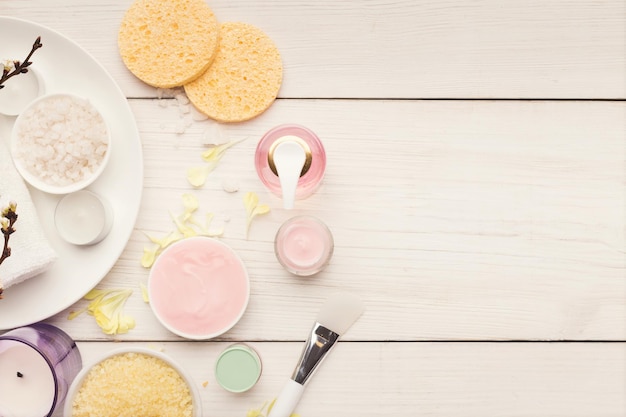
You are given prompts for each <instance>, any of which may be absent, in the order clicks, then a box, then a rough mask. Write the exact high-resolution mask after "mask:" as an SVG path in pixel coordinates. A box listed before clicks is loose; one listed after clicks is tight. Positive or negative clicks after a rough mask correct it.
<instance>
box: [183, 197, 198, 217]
mask: <svg viewBox="0 0 626 417" xmlns="http://www.w3.org/2000/svg"><path fill="white" fill-rule="evenodd" d="M199 205H200V203H198V198H197V197H196V196H195V195H193V194H190V193H185V194H183V207H184V208H185V212H186V213H193V212H194V211H196V210H198V206H199Z"/></svg>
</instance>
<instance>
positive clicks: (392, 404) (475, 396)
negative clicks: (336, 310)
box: [59, 342, 626, 417]
mask: <svg viewBox="0 0 626 417" xmlns="http://www.w3.org/2000/svg"><path fill="white" fill-rule="evenodd" d="M134 345H137V346H141V347H151V348H157V349H162V350H163V353H165V354H167V355H169V356H170V357H171V358H172V359H173V360H175V361H176V362H178V363H179V364H180V365H181V366H182V367H183V368H184V369H185V370H186V371H188V372H189V373H190V375H191V376H192V379H193V380H194V381H196V383H197V385H198V388H199V390H200V394H201V397H202V400H203V410H204V415H216V416H245V415H246V412H247V411H248V410H250V409H253V408H258V407H260V406H261V405H262V404H263V403H264V402H265V401H268V400H271V399H272V398H274V397H276V396H277V395H278V393H279V392H280V389H281V388H282V385H283V384H284V383H285V382H286V380H287V378H288V377H289V376H290V375H291V372H292V370H293V368H294V366H295V364H296V361H297V358H298V356H299V354H300V350H301V348H302V344H301V343H269V342H268V343H250V345H251V346H252V347H253V348H254V349H255V350H257V352H258V353H259V355H260V357H261V360H262V362H263V374H262V376H261V379H260V380H259V382H258V384H257V385H256V386H255V387H254V388H253V389H252V390H250V391H248V392H247V393H245V394H239V395H234V394H230V393H227V392H226V391H224V390H223V389H222V388H221V387H219V385H218V384H217V383H216V381H215V378H214V375H213V366H214V365H215V360H216V358H217V356H218V354H219V352H221V351H222V350H223V349H224V348H225V347H226V346H227V345H228V344H227V343H211V342H207V343H162V344H146V343H137V344H130V343H129V344H125V346H126V347H127V346H134ZM78 346H79V349H80V350H81V353H82V354H83V358H84V362H85V363H86V364H88V363H91V362H92V361H94V360H96V358H98V357H100V356H101V355H102V354H104V353H105V352H109V351H111V350H113V349H115V348H116V347H117V346H116V345H113V344H111V343H93V342H87V343H80V342H79V344H78ZM625 349H626V344H624V343H386V342H381V343H342V342H339V345H338V346H337V347H336V348H335V350H334V351H333V352H332V353H331V354H330V355H329V356H328V357H327V359H326V361H325V362H324V363H323V364H322V366H321V367H320V368H319V370H318V371H317V373H316V374H315V376H314V377H313V378H312V379H311V380H310V383H309V384H308V385H307V390H306V391H305V393H304V396H303V398H302V400H301V402H300V404H299V405H298V407H297V409H296V411H297V412H298V413H299V414H300V415H301V416H303V417H306V416H315V415H320V414H321V413H322V410H323V413H324V414H326V415H328V416H333V417H334V416H343V417H352V416H354V417H357V416H358V417H369V416H371V417H374V416H382V415H414V414H417V415H420V416H432V417H522V416H523V417H544V416H547V415H549V416H551V417H587V416H591V415H593V416H596V417H621V416H623V415H624V414H626V400H625V398H626V397H625V396H624V392H626V382H625V381H626V380H625V379H624V368H625V367H626V355H624V351H625ZM205 381H206V382H207V383H208V385H207V386H206V387H202V383H203V382H205ZM59 415H60V414H59Z"/></svg>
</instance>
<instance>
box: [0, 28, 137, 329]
mask: <svg viewBox="0 0 626 417" xmlns="http://www.w3.org/2000/svg"><path fill="white" fill-rule="evenodd" d="M37 36H41V42H42V43H43V47H42V48H41V49H39V50H37V51H36V52H35V54H34V55H33V57H32V62H33V64H32V66H33V68H37V72H38V75H39V76H40V77H41V78H42V79H43V82H44V83H45V88H46V93H71V94H76V95H79V96H82V97H85V98H89V100H90V101H91V102H92V103H93V104H94V105H96V106H97V107H98V109H99V110H100V111H101V112H102V115H103V117H104V118H105V119H106V121H107V123H108V125H109V126H110V129H111V141H112V146H111V149H112V154H111V159H110V161H109V164H108V166H107V168H106V170H105V171H104V172H103V173H102V175H101V176H100V177H99V178H98V180H97V181H96V182H94V183H93V184H92V185H90V186H89V187H88V189H90V190H92V191H94V192H95V193H98V194H100V195H101V196H103V197H105V198H106V199H107V200H108V201H109V202H110V204H111V208H112V210H113V213H114V220H113V226H112V228H111V232H110V233H109V235H108V236H107V237H106V238H105V239H104V240H103V241H101V242H100V243H98V244H97V245H94V246H86V247H81V246H74V245H71V244H69V243H66V242H65V241H63V240H62V239H61V237H60V236H59V234H58V233H57V231H56V229H55V227H54V208H55V206H56V204H57V202H58V201H59V199H60V196H55V195H50V194H44V193H42V192H40V191H37V190H34V189H32V188H30V190H31V196H32V198H33V201H34V204H35V206H36V208H37V212H38V214H39V219H40V221H41V223H42V225H43V228H44V232H45V233H46V236H47V237H48V239H49V241H50V244H51V245H52V247H53V248H54V249H55V250H56V251H57V253H58V255H59V259H58V260H57V261H56V262H55V264H54V265H53V266H52V267H51V268H50V269H48V270H46V271H45V272H44V273H43V274H41V275H38V276H36V277H33V278H31V279H29V280H27V281H25V282H23V283H21V284H17V285H15V286H13V287H10V288H8V289H7V290H6V291H5V294H4V299H2V300H1V301H0V329H10V328H14V327H19V326H23V325H26V324H30V323H34V322H37V321H41V320H44V319H46V318H48V317H50V316H53V315H54V314H57V313H59V312H60V311H62V310H64V309H65V308H67V307H69V306H70V305H72V304H73V303H74V302H76V301H78V300H79V299H80V298H81V297H82V296H83V295H85V294H86V293H87V292H88V291H89V290H91V289H92V288H93V287H95V286H96V284H98V282H100V280H102V278H104V277H105V276H106V274H107V273H108V272H109V271H110V270H111V268H112V267H113V265H114V264H115V262H116V261H117V259H118V258H119V256H120V254H121V253H122V251H123V250H124V247H125V246H126V243H127V242H128V239H129V238H130V235H131V233H132V230H133V227H134V225H135V220H136V218H137V214H138V212H139V206H140V203H141V192H142V188H143V158H142V150H141V140H140V137H139V131H138V130H137V125H136V123H135V119H134V116H133V114H132V112H131V110H130V107H129V105H128V102H127V101H126V97H125V96H124V94H123V93H122V91H121V90H120V88H119V87H118V85H117V84H116V83H115V81H114V80H113V78H111V76H110V75H109V74H108V72H107V71H106V70H105V69H104V68H103V67H102V66H101V65H100V64H99V63H98V62H97V61H96V60H95V59H94V58H93V57H92V56H91V55H90V54H89V53H87V52H86V51H85V50H83V49H82V48H81V47H80V46H78V45H77V44H76V43H74V42H73V41H71V40H69V39H68V38H66V37H64V36H63V35H61V34H59V33H57V32H55V31H53V30H51V29H48V28H46V27H43V26H40V25H38V24H36V23H32V22H29V21H25V20H20V19H14V18H8V17H1V16H0V39H3V40H4V41H5V42H2V43H1V44H0V57H6V58H10V59H23V58H24V57H25V56H26V54H28V52H29V51H30V48H31V46H32V44H33V42H34V41H35V39H36V38H37ZM9 82H11V80H9V81H7V83H9ZM14 121H15V117H8V116H0V140H4V141H5V143H8V140H9V138H10V134H11V128H12V126H13V122H14ZM18 204H19V203H18ZM18 214H19V211H18ZM17 228H19V220H18V223H16V229H17ZM16 233H18V232H16ZM0 271H1V268H0Z"/></svg>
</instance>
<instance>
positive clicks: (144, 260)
mask: <svg viewBox="0 0 626 417" xmlns="http://www.w3.org/2000/svg"><path fill="white" fill-rule="evenodd" d="M156 255H157V251H156V249H148V248H143V256H142V257H141V266H143V267H144V268H150V267H151V266H152V264H153V263H154V260H155V259H156Z"/></svg>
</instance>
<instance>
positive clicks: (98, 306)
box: [68, 289, 135, 335]
mask: <svg viewBox="0 0 626 417" xmlns="http://www.w3.org/2000/svg"><path fill="white" fill-rule="evenodd" d="M132 293H133V291H132V290H122V289H109V290H99V289H95V290H91V291H89V292H88V293H87V294H85V297H84V298H85V299H86V300H91V302H90V303H89V305H88V306H87V308H85V309H83V310H80V311H77V312H70V314H69V316H68V319H69V320H72V319H74V318H76V317H77V316H78V315H80V314H81V313H83V312H85V311H86V312H87V314H89V315H91V316H93V317H94V318H95V319H96V324H97V325H98V326H99V327H100V329H102V331H103V332H104V333H105V334H111V335H112V334H123V333H127V332H128V331H129V330H130V329H133V328H134V327H135V319H133V318H132V317H130V316H126V315H124V314H123V309H124V305H125V304H126V301H127V300H128V298H129V297H130V295H131V294H132Z"/></svg>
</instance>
